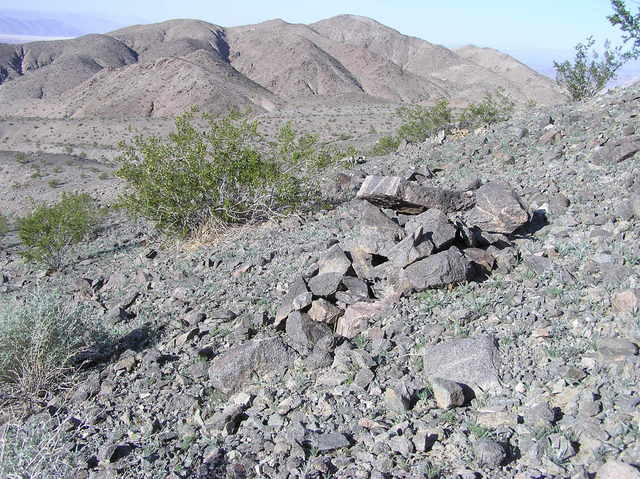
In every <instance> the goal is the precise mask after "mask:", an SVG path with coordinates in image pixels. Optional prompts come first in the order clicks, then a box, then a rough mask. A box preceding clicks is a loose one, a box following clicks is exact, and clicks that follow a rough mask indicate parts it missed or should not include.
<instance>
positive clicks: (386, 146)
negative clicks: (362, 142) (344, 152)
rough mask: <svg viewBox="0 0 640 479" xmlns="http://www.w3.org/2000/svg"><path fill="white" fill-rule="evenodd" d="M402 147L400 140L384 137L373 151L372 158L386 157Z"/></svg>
mask: <svg viewBox="0 0 640 479" xmlns="http://www.w3.org/2000/svg"><path fill="white" fill-rule="evenodd" d="M398 146H400V140H399V139H398V138H396V137H394V136H383V137H382V138H380V139H379V140H378V141H377V142H376V144H375V145H374V146H373V148H372V149H371V152H370V155H371V156H384V155H388V154H389V153H393V152H394V151H396V150H397V149H398Z"/></svg>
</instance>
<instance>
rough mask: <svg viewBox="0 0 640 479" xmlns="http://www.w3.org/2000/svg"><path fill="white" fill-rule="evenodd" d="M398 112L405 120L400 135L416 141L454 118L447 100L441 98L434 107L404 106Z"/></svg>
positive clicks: (421, 140) (425, 137) (402, 137)
mask: <svg viewBox="0 0 640 479" xmlns="http://www.w3.org/2000/svg"><path fill="white" fill-rule="evenodd" d="M397 113H398V115H399V116H400V118H401V119H402V120H403V124H402V125H401V126H400V128H398V137H399V138H401V139H405V140H407V141H411V142H414V143H420V142H423V141H424V140H426V139H427V137H429V135H431V134H432V133H435V132H436V131H438V130H439V129H441V128H444V127H445V126H447V125H448V124H449V123H451V121H452V120H453V115H452V113H451V109H450V108H449V102H448V101H447V100H439V101H438V102H437V103H436V104H435V105H434V106H432V107H423V106H420V105H415V106H403V107H401V108H399V109H398V112H397Z"/></svg>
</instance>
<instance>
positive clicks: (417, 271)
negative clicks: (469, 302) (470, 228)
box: [400, 246, 469, 291]
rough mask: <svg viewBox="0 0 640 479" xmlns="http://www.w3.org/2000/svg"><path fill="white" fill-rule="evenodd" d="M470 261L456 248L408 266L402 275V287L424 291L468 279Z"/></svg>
mask: <svg viewBox="0 0 640 479" xmlns="http://www.w3.org/2000/svg"><path fill="white" fill-rule="evenodd" d="M468 271H469V261H468V260H467V259H466V258H465V257H464V255H463V254H462V252H461V251H460V250H459V249H458V248H456V247H455V246H453V247H451V248H449V249H448V250H446V251H442V252H441V253H437V254H434V255H432V256H429V257H427V258H425V259H422V260H420V261H416V262H415V263H413V264H410V265H409V266H407V267H406V268H405V269H404V270H402V272H401V275H400V281H401V287H402V288H405V289H408V290H413V291H424V290H425V289H428V288H438V287H442V286H446V285H448V284H455V283H462V282H464V281H465V280H466V279H467V274H468Z"/></svg>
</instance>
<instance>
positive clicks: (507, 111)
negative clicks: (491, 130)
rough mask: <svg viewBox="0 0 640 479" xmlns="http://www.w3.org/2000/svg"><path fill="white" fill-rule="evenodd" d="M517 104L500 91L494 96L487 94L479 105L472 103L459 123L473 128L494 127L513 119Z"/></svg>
mask: <svg viewBox="0 0 640 479" xmlns="http://www.w3.org/2000/svg"><path fill="white" fill-rule="evenodd" d="M514 108H515V104H514V103H513V101H511V99H509V97H508V96H507V95H506V94H505V92H504V90H503V89H498V90H497V91H496V92H495V93H494V94H491V93H487V94H486V95H485V96H484V98H483V99H482V100H481V101H480V102H479V103H471V104H470V105H469V106H467V107H466V108H465V109H464V110H462V112H461V113H460V117H459V121H460V122H461V123H462V124H465V125H468V126H470V127H473V128H477V127H479V126H484V125H493V124H495V123H498V122H500V121H505V120H508V119H509V118H511V115H512V114H513V110H514Z"/></svg>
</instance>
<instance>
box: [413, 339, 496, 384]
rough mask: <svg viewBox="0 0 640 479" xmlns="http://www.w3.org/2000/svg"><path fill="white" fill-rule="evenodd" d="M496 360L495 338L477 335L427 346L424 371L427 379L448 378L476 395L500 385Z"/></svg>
mask: <svg viewBox="0 0 640 479" xmlns="http://www.w3.org/2000/svg"><path fill="white" fill-rule="evenodd" d="M499 362H500V360H499V353H498V349H497V347H496V341H495V338H494V337H493V336H477V337H474V338H463V339H452V340H449V341H445V342H443V343H440V344H436V345H434V346H428V347H426V348H425V351H424V356H423V370H424V374H425V377H426V379H427V380H429V381H431V380H432V379H433V378H443V379H447V380H449V381H454V382H456V383H459V384H463V385H465V386H468V387H469V388H471V389H472V390H473V392H474V393H476V394H478V393H479V392H483V391H484V392H486V391H492V390H496V389H498V388H499V387H500V379H499V376H498V368H499Z"/></svg>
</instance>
